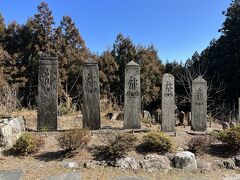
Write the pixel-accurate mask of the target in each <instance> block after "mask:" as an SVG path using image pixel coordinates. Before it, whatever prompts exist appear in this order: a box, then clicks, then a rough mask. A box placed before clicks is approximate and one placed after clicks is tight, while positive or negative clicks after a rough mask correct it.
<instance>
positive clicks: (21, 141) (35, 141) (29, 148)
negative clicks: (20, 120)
mask: <svg viewBox="0 0 240 180" xmlns="http://www.w3.org/2000/svg"><path fill="white" fill-rule="evenodd" d="M44 143H45V142H44V140H43V139H42V138H39V137H37V136H36V135H33V134H30V133H25V134H23V135H21V136H20V137H19V138H18V139H17V141H16V143H15V144H14V146H13V148H12V149H11V150H10V151H11V152H13V153H14V154H19V155H28V154H33V153H36V152H38V151H39V150H40V148H41V147H42V146H43V145H44Z"/></svg>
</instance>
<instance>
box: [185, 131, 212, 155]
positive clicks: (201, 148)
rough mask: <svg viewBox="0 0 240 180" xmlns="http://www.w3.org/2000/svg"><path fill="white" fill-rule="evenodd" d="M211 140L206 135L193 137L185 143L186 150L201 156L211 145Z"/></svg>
mask: <svg viewBox="0 0 240 180" xmlns="http://www.w3.org/2000/svg"><path fill="white" fill-rule="evenodd" d="M212 142H213V139H212V138H211V137H209V136H207V135H204V136H193V137H192V138H191V139H190V141H189V142H188V143H187V146H188V150H189V151H191V152H192V153H196V154H202V153H204V152H206V150H207V149H208V148H209V147H210V145H211V144H212Z"/></svg>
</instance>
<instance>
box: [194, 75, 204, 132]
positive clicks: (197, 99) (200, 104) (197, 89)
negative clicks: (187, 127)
mask: <svg viewBox="0 0 240 180" xmlns="http://www.w3.org/2000/svg"><path fill="white" fill-rule="evenodd" d="M191 109H192V119H191V129H192V130H194V131H205V130H207V81H205V80H204V79H203V78H202V77H197V78H196V79H194V80H193V81H192V105H191Z"/></svg>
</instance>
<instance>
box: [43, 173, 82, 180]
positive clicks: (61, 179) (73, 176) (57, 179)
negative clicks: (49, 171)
mask: <svg viewBox="0 0 240 180" xmlns="http://www.w3.org/2000/svg"><path fill="white" fill-rule="evenodd" d="M44 180H82V176H81V174H80V173H79V172H70V173H63V174H59V175H55V176H50V177H47V178H45V179H44Z"/></svg>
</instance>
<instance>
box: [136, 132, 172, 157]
mask: <svg viewBox="0 0 240 180" xmlns="http://www.w3.org/2000/svg"><path fill="white" fill-rule="evenodd" d="M138 150H139V151H144V152H159V153H166V152H171V151H173V150H174V143H173V142H172V140H171V139H170V137H168V136H167V135H166V134H164V133H163V132H160V131H153V132H149V133H148V134H146V135H145V136H143V140H142V143H141V144H140V145H139V147H138Z"/></svg>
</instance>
